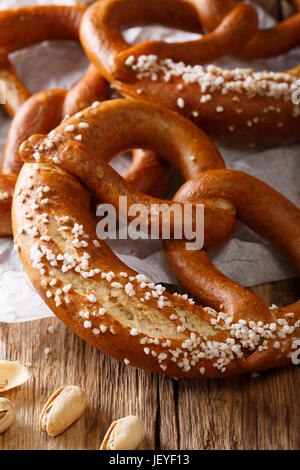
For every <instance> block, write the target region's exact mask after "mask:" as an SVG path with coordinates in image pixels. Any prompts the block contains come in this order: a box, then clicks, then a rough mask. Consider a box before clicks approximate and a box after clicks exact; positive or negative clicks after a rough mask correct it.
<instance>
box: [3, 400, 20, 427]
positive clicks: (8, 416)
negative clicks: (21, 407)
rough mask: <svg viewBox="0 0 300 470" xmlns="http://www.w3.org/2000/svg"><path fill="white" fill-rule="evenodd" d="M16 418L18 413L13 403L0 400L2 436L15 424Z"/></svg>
mask: <svg viewBox="0 0 300 470" xmlns="http://www.w3.org/2000/svg"><path fill="white" fill-rule="evenodd" d="M15 418H16V412H15V409H14V405H13V404H12V402H11V401H9V400H7V399H6V398H0V434H1V433H2V432H4V431H6V430H7V429H8V428H9V427H10V426H11V425H12V424H13V422H14V420H15Z"/></svg>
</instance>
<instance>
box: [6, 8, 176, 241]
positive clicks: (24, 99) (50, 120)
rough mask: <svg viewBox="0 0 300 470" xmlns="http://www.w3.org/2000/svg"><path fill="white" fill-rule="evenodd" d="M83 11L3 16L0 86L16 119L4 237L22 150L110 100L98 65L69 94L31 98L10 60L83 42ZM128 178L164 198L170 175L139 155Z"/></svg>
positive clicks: (9, 147) (150, 156)
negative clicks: (60, 43)
mask: <svg viewBox="0 0 300 470" xmlns="http://www.w3.org/2000/svg"><path fill="white" fill-rule="evenodd" d="M84 11H85V9H84V8H79V7H60V6H35V7H21V8H16V9H12V10H6V11H1V12H0V82H2V83H3V84H4V85H5V89H6V102H5V104H4V107H5V109H6V111H7V112H8V113H9V114H10V115H11V116H12V117H14V119H13V121H12V124H11V126H10V129H9V132H8V135H7V140H6V144H5V148H4V151H3V155H2V161H1V166H0V236H7V235H9V234H11V233H12V228H11V203H12V196H13V191H14V187H15V182H16V178H17V175H18V173H19V171H20V169H21V166H22V161H21V160H20V158H19V155H18V150H19V147H20V144H21V143H22V142H23V141H24V140H26V139H28V138H29V137H30V136H31V135H32V134H36V133H48V132H50V130H51V129H54V128H55V127H56V126H58V125H59V123H60V122H61V121H62V120H63V119H64V118H65V117H66V116H70V115H73V114H75V113H77V112H80V111H81V110H82V109H84V108H86V107H87V106H90V105H91V104H92V103H93V102H95V101H102V100H105V99H107V98H108V97H109V89H108V86H107V83H106V81H105V80H104V78H103V77H102V75H101V74H100V72H98V70H97V69H96V67H95V66H93V65H90V66H89V67H88V70H87V72H86V73H85V75H84V76H83V78H81V80H80V81H79V82H78V83H76V84H75V85H74V86H73V87H72V88H71V89H70V90H65V89H53V90H45V91H42V92H39V93H36V94H35V95H33V96H31V95H30V92H29V91H28V90H27V89H26V88H25V86H24V85H23V84H22V82H21V81H20V80H19V78H18V77H17V75H16V73H15V70H14V68H13V66H12V65H11V63H10V61H9V54H10V53H11V52H14V51H17V50H19V49H22V48H24V47H28V46H31V45H33V44H36V43H40V42H42V41H45V40H53V39H72V40H76V41H78V36H79V25H80V21H81V18H82V15H83V13H84ZM146 175H147V177H146ZM126 178H127V179H128V180H129V181H131V183H132V184H133V185H135V186H136V187H137V188H139V189H140V190H142V191H144V192H147V193H148V192H149V193H151V194H155V195H161V194H163V193H164V192H165V190H166V186H167V185H168V182H169V172H168V169H167V168H166V165H165V164H164V163H163V162H162V161H161V159H160V158H159V157H158V156H157V155H155V154H154V153H150V152H146V153H145V152H141V151H140V152H135V153H134V155H133V162H132V165H131V168H130V170H129V171H128V173H127V175H126Z"/></svg>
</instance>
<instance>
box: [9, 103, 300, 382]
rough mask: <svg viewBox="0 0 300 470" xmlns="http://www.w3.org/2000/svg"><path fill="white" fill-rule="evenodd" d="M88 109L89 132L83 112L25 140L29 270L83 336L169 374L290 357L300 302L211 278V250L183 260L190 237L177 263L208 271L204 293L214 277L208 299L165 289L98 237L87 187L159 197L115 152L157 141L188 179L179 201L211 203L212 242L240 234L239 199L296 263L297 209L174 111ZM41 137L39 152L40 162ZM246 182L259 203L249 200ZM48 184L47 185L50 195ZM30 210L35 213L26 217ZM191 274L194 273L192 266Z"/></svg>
mask: <svg viewBox="0 0 300 470" xmlns="http://www.w3.org/2000/svg"><path fill="white" fill-rule="evenodd" d="M82 114H83V118H84V120H85V122H87V123H88V124H89V127H88V128H86V129H82V141H81V142H78V141H76V140H74V137H72V135H70V133H68V132H66V126H69V125H74V126H75V128H76V129H77V128H78V125H79V122H80V121H79V120H78V119H77V118H75V117H73V118H71V119H70V120H69V121H67V122H65V123H63V124H62V125H60V126H59V127H58V128H56V129H55V130H54V131H53V132H52V133H51V137H49V136H42V135H37V136H33V137H31V138H30V139H29V141H27V142H25V143H24V144H23V145H22V148H21V156H22V158H23V159H24V160H25V161H26V162H27V163H25V164H24V166H23V168H22V170H21V173H20V175H19V178H18V182H17V186H16V191H15V196H14V203H13V228H14V236H15V242H16V244H17V245H18V246H19V249H20V256H21V259H22V262H23V264H24V267H25V269H26V271H27V273H28V275H29V278H30V280H31V281H32V283H33V285H34V286H35V287H36V289H37V290H38V292H39V293H40V295H41V296H42V297H43V298H44V299H45V301H46V302H47V304H48V305H49V307H50V308H51V309H52V310H53V312H54V313H55V314H56V315H57V316H58V317H59V318H61V319H62V321H63V322H64V323H65V324H66V325H67V326H69V327H70V328H71V329H72V330H73V331H75V332H76V333H77V334H78V335H79V336H81V337H82V338H83V339H85V340H86V341H88V342H89V343H91V344H92V345H94V346H96V347H97V348H99V349H101V350H102V351H104V352H105V353H107V354H110V355H112V356H113V357H116V358H117V359H119V360H121V361H123V362H124V363H125V364H130V365H133V366H135V367H140V368H143V369H147V370H150V371H153V372H157V373H163V374H167V375H171V376H176V377H179V376H183V377H225V376H229V375H234V374H239V373H244V372H254V371H257V370H262V369H266V368H270V367H275V366H279V365H284V364H287V363H289V362H291V353H292V351H293V350H292V344H293V341H294V340H295V339H297V338H299V333H300V303H299V302H297V303H296V304H294V305H292V306H289V307H285V308H282V309H281V308H277V307H274V308H272V309H269V308H268V307H267V306H266V305H265V304H263V302H261V301H260V300H259V299H258V298H257V297H255V296H254V295H253V294H250V293H248V294H247V293H246V291H245V290H244V289H242V288H241V287H240V286H238V287H237V286H236V285H233V283H232V281H230V280H228V279H227V278H225V277H223V278H222V279H221V280H220V278H218V276H217V277H216V285H214V283H213V276H212V274H213V275H216V271H214V272H213V270H212V268H211V266H209V263H208V261H207V259H206V255H205V253H204V252H203V251H200V252H192V251H190V252H189V253H192V254H191V255H190V257H189V263H190V264H189V265H188V266H186V262H187V257H186V253H184V250H182V246H179V250H180V252H181V253H182V254H183V257H182V264H181V265H180V266H179V262H178V260H179V257H177V258H176V259H175V260H174V256H173V259H171V263H172V265H175V268H176V274H177V275H179V274H180V273H179V271H180V269H181V270H182V276H183V277H184V274H185V273H186V274H187V273H189V272H193V273H194V274H196V276H197V277H196V278H195V281H194V280H193V279H192V278H191V277H190V278H189V281H190V285H191V286H192V288H193V290H195V289H194V288H195V287H196V280H197V281H199V286H198V291H197V292H196V294H197V297H198V298H199V299H200V300H201V298H202V287H203V284H205V283H206V282H207V285H208V288H207V289H206V291H203V298H204V299H205V300H208V302H207V303H208V305H210V306H209V307H205V308H202V307H199V306H196V305H194V302H193V300H192V299H189V298H188V296H187V295H183V296H179V295H170V294H168V293H167V292H166V291H165V288H164V287H163V286H161V285H155V284H154V283H152V282H151V281H150V280H149V279H148V278H147V277H146V276H144V275H141V274H137V273H136V272H134V271H133V270H132V269H130V268H128V267H127V266H126V265H124V263H122V262H121V261H120V260H119V259H118V258H117V257H116V256H115V255H114V254H113V253H112V252H111V250H110V249H109V248H108V246H107V245H106V244H105V243H104V242H103V241H101V240H99V241H98V243H97V244H95V243H93V240H96V239H97V237H96V233H95V224H94V223H93V222H92V220H91V217H90V214H89V202H90V196H89V194H90V192H92V193H93V194H94V195H96V196H98V197H100V198H101V199H102V200H103V201H105V202H111V203H113V204H114V205H115V206H117V205H118V197H119V195H126V196H128V198H129V199H130V201H134V202H140V203H145V204H146V205H147V204H148V203H149V202H153V203H160V202H162V201H160V200H157V199H154V198H148V197H147V196H145V195H143V194H141V193H138V192H137V191H135V190H134V189H133V188H132V187H130V186H129V185H128V184H127V183H126V182H125V181H124V180H123V179H122V178H121V177H120V176H119V175H118V174H117V173H115V172H114V170H113V169H112V168H110V167H109V166H108V165H107V163H106V162H108V161H109V160H110V159H111V158H112V157H113V156H114V155H115V154H117V153H119V152H120V151H122V150H124V149H126V148H131V147H135V146H145V147H146V148H152V149H153V150H155V151H157V152H159V153H160V154H161V155H162V156H163V157H164V158H166V159H167V160H169V161H173V162H174V163H175V164H176V166H177V167H178V168H179V169H180V170H181V173H182V174H183V177H184V178H185V179H186V180H189V181H187V183H185V185H184V186H183V187H182V188H181V190H180V191H179V193H177V195H176V196H175V200H176V201H177V200H178V203H179V204H180V203H181V204H184V202H185V201H186V200H188V201H191V202H195V201H197V202H202V203H204V205H205V210H207V209H208V210H207V212H205V214H206V218H205V229H206V233H205V244H206V246H208V245H210V246H215V244H217V243H220V242H221V241H223V240H225V239H226V238H227V237H228V236H229V235H230V234H231V233H232V231H233V230H234V223H233V222H234V219H235V215H234V214H235V210H237V213H238V215H240V216H241V217H242V218H243V219H244V220H245V221H246V222H247V223H250V224H251V225H252V226H253V227H254V228H256V229H259V231H260V232H261V233H263V235H265V236H266V237H268V238H269V239H271V240H272V241H274V242H275V243H276V244H277V243H279V246H280V247H282V248H284V249H285V251H286V252H287V254H289V255H290V257H291V258H293V260H294V261H295V263H296V265H297V267H298V268H299V267H300V253H299V239H300V225H299V223H300V211H299V209H297V208H296V207H295V206H294V205H293V204H291V203H290V202H289V201H288V200H286V199H285V198H284V197H283V196H281V195H279V194H278V193H276V191H274V190H272V189H271V188H269V187H268V186H267V185H265V184H263V183H261V182H260V181H258V180H256V179H255V178H252V177H249V176H247V175H244V174H242V173H239V172H234V171H230V170H226V169H225V167H224V163H223V160H222V158H221V157H220V155H219V153H218V151H217V149H216V148H215V147H214V145H213V144H212V142H211V141H210V139H208V138H207V137H206V136H205V134H204V133H203V132H201V131H200V130H199V129H197V128H196V127H195V126H194V125H193V124H192V123H191V122H189V121H187V120H185V119H183V118H182V117H180V116H179V115H178V114H176V113H173V112H171V111H168V110H166V109H163V108H161V107H158V106H156V105H151V104H146V103H142V102H136V101H135V100H116V101H111V102H106V103H103V104H100V105H98V106H97V107H91V108H88V109H87V110H85V111H83V113H82ZM81 119H82V118H81ZM49 139H50V140H51V141H52V147H51V149H50V150H48V149H47V143H48V141H49ZM40 147H41V148H42V150H40V160H39V162H38V163H33V162H34V157H33V154H34V152H35V151H36V149H37V148H40ZM86 155H89V159H88V160H87V159H86ZM190 155H193V156H194V157H195V159H194V160H191V159H190V158H189V156H190ZM54 158H55V159H56V160H55V161H56V162H57V163H54V162H53V160H54ZM191 178H192V179H191ZM232 183H234V184H233V185H232ZM249 184H250V190H251V191H252V192H251V195H252V196H255V197H254V198H253V204H254V205H255V206H256V207H254V206H253V205H250V206H247V202H246V201H247V191H246V189H245V188H247V187H248V185H249ZM29 188H30V189H29ZM41 188H49V189H47V194H48V195H49V197H48V198H47V199H48V200H47V202H46V203H45V204H42V198H43V195H42V192H43V191H42V190H41ZM85 188H87V189H88V190H89V192H87V189H85ZM248 196H249V194H248ZM248 199H249V198H248ZM164 202H166V201H164ZM32 203H34V206H32ZM249 204H250V203H249ZM260 204H262V208H260ZM36 205H37V206H38V207H37V208H36ZM33 207H34V208H33ZM275 208H277V209H278V212H277V215H278V217H279V218H280V224H279V222H278V220H277V222H276V224H277V227H275V228H274V212H275ZM264 210H267V215H268V217H265V219H264V218H263V214H264ZM25 214H28V215H30V216H31V219H30V220H29V221H26V220H25V218H24V215H25ZM39 216H41V217H39ZM44 218H46V219H47V223H45V220H43V219H44ZM222 221H223V222H222ZM281 227H282V228H284V230H281ZM20 228H21V229H22V230H21V231H20V230H19V229H20ZM215 232H217V235H216V233H215ZM280 233H282V237H280V236H279V235H280ZM36 235H37V236H36ZM177 242H178V243H181V242H180V241H178V240H177V241H170V242H168V243H170V244H171V247H170V248H171V249H170V250H169V253H168V256H169V257H170V258H172V255H174V251H173V252H172V243H177ZM182 243H183V242H182ZM199 253H200V255H199ZM201 253H202V254H203V259H202V260H201V259H200V261H201V264H200V265H199V268H200V269H199V268H198V270H197V269H196V268H197V266H195V264H193V255H195V257H196V263H197V262H198V260H199V256H201ZM187 268H188V269H189V270H190V271H188V269H187ZM185 281H186V283H187V284H188V282H187V277H186V278H185ZM210 286H212V288H213V290H212V291H209V287H210ZM188 287H189V286H188ZM189 290H190V289H189ZM66 291H67V292H66ZM230 301H231V303H230ZM221 304H223V306H221ZM230 306H231V308H230ZM291 313H293V315H290V314H291Z"/></svg>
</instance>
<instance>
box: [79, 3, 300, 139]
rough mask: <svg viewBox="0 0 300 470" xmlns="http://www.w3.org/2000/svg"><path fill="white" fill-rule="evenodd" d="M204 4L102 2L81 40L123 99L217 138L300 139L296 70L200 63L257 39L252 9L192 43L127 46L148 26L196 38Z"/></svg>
mask: <svg viewBox="0 0 300 470" xmlns="http://www.w3.org/2000/svg"><path fill="white" fill-rule="evenodd" d="M210 3H212V4H213V3H214V2H210ZM210 3H209V4H210ZM225 3H226V2H225ZM229 3H230V4H232V2H229ZM199 5H201V2H199V1H198V0H197V1H196V0H195V1H193V2H191V3H190V2H187V1H184V0H165V1H164V2H161V1H159V0H154V1H152V0H151V1H150V0H103V1H101V2H97V3H95V4H94V5H92V6H91V7H90V8H88V10H87V11H86V13H85V14H84V17H83V20H82V23H81V28H80V38H81V42H82V44H83V47H84V49H85V51H86V53H87V55H88V57H89V58H90V60H91V61H92V62H93V63H94V64H95V65H96V66H97V68H98V69H99V70H100V71H101V73H102V74H103V76H105V78H106V79H107V80H108V81H110V82H111V83H112V84H113V86H114V87H115V88H116V89H117V90H118V91H120V92H121V93H122V94H123V95H125V96H130V97H133V98H137V99H143V100H148V101H151V102H156V103H159V104H162V105H164V106H166V107H168V108H171V109H173V110H176V111H178V112H180V113H181V114H183V115H184V116H186V117H188V118H190V119H192V120H193V122H195V124H197V125H198V126H199V127H200V128H202V129H204V130H205V131H206V132H208V133H209V134H210V135H212V136H214V137H217V138H218V140H223V141H227V142H246V143H249V144H255V143H263V144H269V143H279V142H284V141H291V140H295V139H298V138H299V124H300V120H299V118H300V107H299V105H297V104H294V103H293V102H292V96H293V93H294V91H295V87H296V86H297V83H296V80H297V78H299V76H300V74H299V69H295V70H294V71H293V73H288V72H287V73H274V72H253V71H252V70H250V69H234V70H230V71H229V70H223V69H221V68H218V67H215V66H213V65H208V66H203V65H202V64H204V63H205V62H209V61H212V60H214V59H215V58H216V57H217V56H218V55H224V54H228V53H234V52H236V51H237V50H238V49H239V50H241V47H242V45H243V44H247V43H248V41H249V38H250V39H251V37H253V35H254V33H255V31H256V28H257V14H256V12H255V10H254V9H253V8H252V7H251V6H250V5H246V4H243V3H240V4H238V5H237V6H236V7H235V8H234V9H233V10H230V11H229V13H228V14H227V15H226V16H225V18H224V19H223V21H222V22H221V23H220V24H219V26H218V27H217V28H216V29H214V31H213V32H211V33H210V34H208V35H206V36H204V38H202V39H200V40H199V41H195V42H190V43H180V44H178V43H177V44H167V43H163V42H161V41H147V42H143V43H141V44H138V45H136V46H130V45H129V44H127V43H126V42H125V41H124V39H123V37H122V35H121V31H122V30H123V29H124V28H127V27H129V26H135V25H137V24H145V23H159V24H164V25H168V26H174V27H177V28H181V29H184V30H189V31H192V32H197V31H198V32H199V31H200V22H199V20H198V17H197V13H198V10H199V11H200V7H199ZM222 12H223V10H222ZM202 13H203V12H202ZM237 16H238V18H239V20H238V21H237ZM296 16H297V15H296ZM243 30H244V31H246V33H247V34H248V33H249V36H248V37H246V33H245V34H242V31H243ZM299 31H300V28H299ZM227 46H229V47H227ZM215 47H216V48H215ZM195 64H201V65H195Z"/></svg>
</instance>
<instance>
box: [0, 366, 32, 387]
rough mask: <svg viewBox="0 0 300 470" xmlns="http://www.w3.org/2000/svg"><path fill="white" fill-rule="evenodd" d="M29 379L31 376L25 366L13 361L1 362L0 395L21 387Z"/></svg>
mask: <svg viewBox="0 0 300 470" xmlns="http://www.w3.org/2000/svg"><path fill="white" fill-rule="evenodd" d="M29 377H30V374H29V372H28V370H27V369H26V367H25V366H24V365H23V364H20V363H19V362H13V361H0V393H3V392H6V391H7V390H10V389H11V388H15V387H19V386H20V385H22V384H23V383H24V382H26V380H28V379H29Z"/></svg>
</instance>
